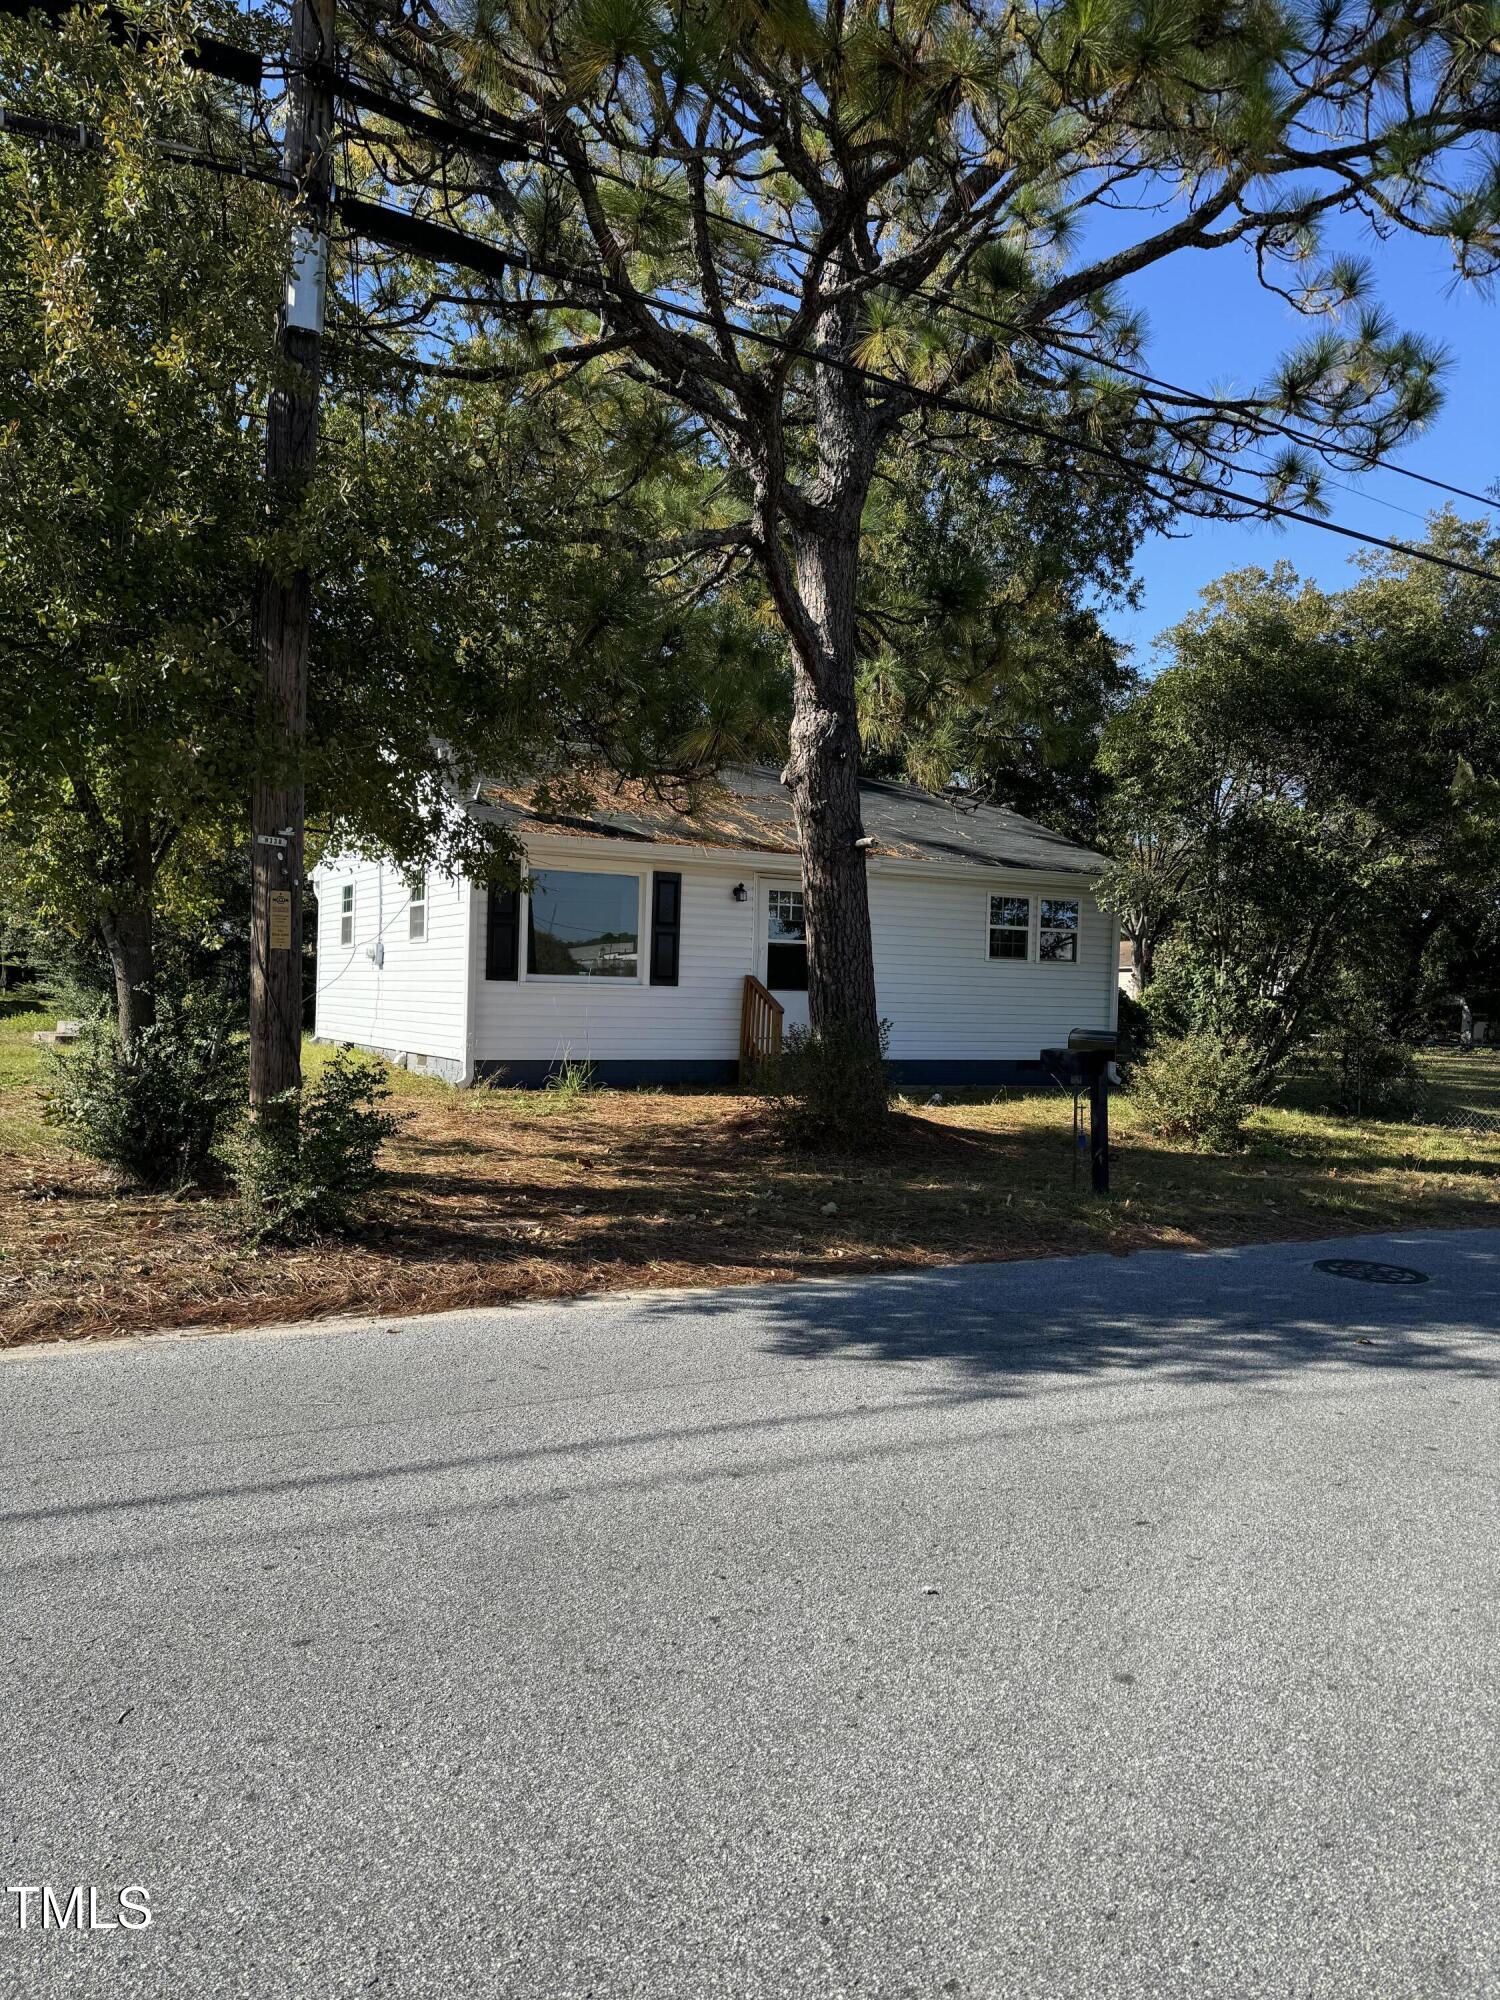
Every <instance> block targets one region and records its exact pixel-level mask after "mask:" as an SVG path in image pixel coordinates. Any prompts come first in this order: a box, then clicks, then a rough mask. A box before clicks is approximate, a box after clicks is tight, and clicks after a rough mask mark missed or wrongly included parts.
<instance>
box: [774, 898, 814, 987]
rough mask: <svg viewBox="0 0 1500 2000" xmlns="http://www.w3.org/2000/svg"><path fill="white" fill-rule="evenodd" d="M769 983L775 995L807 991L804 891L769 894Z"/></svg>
mask: <svg viewBox="0 0 1500 2000" xmlns="http://www.w3.org/2000/svg"><path fill="white" fill-rule="evenodd" d="M766 984H767V986H769V987H770V989H771V991H772V992H773V993H805V992H806V991H807V912H806V908H805V906H804V904H803V900H802V891H801V890H800V889H771V890H769V891H768V892H767V895H766Z"/></svg>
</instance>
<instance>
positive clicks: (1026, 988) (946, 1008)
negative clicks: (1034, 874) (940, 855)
mask: <svg viewBox="0 0 1500 2000" xmlns="http://www.w3.org/2000/svg"><path fill="white" fill-rule="evenodd" d="M974 872H975V875H976V876H978V877H979V880H978V881H974V880H967V881H966V880H962V879H957V880H955V879H951V878H945V879H931V878H929V879H926V880H918V879H917V878H915V877H903V876H899V875H894V874H886V873H884V872H883V871H881V870H878V869H872V871H871V875H870V917H871V924H872V928H873V930H874V935H875V993H876V1000H877V1004H878V1005H879V1008H880V1012H881V1015H882V1017H883V1018H884V1019H885V1020H887V1021H889V1022H890V1024H891V1042H890V1054H891V1058H892V1060H893V1061H897V1062H902V1061H904V1062H940V1061H945V1060H947V1061H954V1062H961V1061H970V1062H1017V1061H1019V1062H1034V1061H1035V1060H1036V1058H1037V1056H1038V1054H1039V1053H1040V1052H1041V1050H1043V1049H1044V1048H1056V1047H1058V1046H1060V1045H1061V1044H1063V1043H1065V1042H1066V1041H1067V1038H1068V1030H1069V1029H1070V1028H1102V1027H1106V1026H1108V1025H1109V1024H1110V1023H1111V1022H1112V1021H1113V1019H1114V1008H1115V1004H1116V995H1117V992H1118V987H1117V985H1116V965H1115V959H1116V954H1117V944H1116V939H1117V937H1118V932H1117V930H1116V927H1115V920H1114V918H1113V917H1111V916H1109V915H1108V914H1107V913H1106V912H1105V911H1103V910H1101V909H1100V908H1099V907H1098V905H1097V904H1096V903H1095V902H1094V901H1093V900H1092V898H1091V897H1089V896H1087V895H1084V894H1081V893H1080V892H1079V890H1077V889H1076V888H1072V889H1064V888H1063V887H1062V885H1061V884H1059V885H1057V886H1056V887H1055V888H1054V886H1053V885H1051V884H1048V883H1037V884H1035V885H1032V884H1030V883H1028V884H1027V886H1026V887H1025V888H1022V887H1021V886H1020V885H1018V884H1011V883H1002V884H995V883H993V882H985V880H984V878H983V876H982V875H980V871H979V870H977V869H976V870H975V871H974ZM992 895H993V896H1005V895H1017V896H1019V895H1029V896H1030V898H1031V902H1032V918H1031V921H1032V922H1033V924H1034V923H1035V922H1036V921H1037V915H1038V904H1039V899H1041V898H1043V897H1049V898H1053V899H1065V900H1067V901H1069V902H1071V903H1073V904H1075V905H1076V906H1077V910H1078V927H1077V932H1076V936H1077V939H1078V959H1077V963H1076V964H1043V963H1040V962H1038V960H1037V959H1036V958H1035V957H1030V958H1027V959H1003V958H1001V959H995V958H990V957H989V956H988V955H987V952H986V951H985V950H984V949H981V948H980V947H979V945H978V944H977V943H976V938H977V936H978V930H979V926H980V924H981V923H982V922H983V921H984V919H985V917H986V915H987V899H988V897H989V896H992Z"/></svg>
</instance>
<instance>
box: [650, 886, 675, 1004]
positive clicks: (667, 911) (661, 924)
mask: <svg viewBox="0 0 1500 2000" xmlns="http://www.w3.org/2000/svg"><path fill="white" fill-rule="evenodd" d="M681 940H682V877H681V876H680V875H676V874H672V875H668V874H664V873H662V872H661V871H660V870H658V871H657V872H656V873H655V874H653V875H652V877H651V984H652V985H653V986H675V985H676V984H677V961H678V950H679V946H680V944H681Z"/></svg>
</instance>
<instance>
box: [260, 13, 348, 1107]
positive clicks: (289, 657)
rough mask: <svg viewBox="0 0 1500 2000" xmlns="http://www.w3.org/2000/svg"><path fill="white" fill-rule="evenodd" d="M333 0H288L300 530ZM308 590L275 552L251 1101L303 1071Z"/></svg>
mask: <svg viewBox="0 0 1500 2000" xmlns="http://www.w3.org/2000/svg"><path fill="white" fill-rule="evenodd" d="M333 20H334V0H292V61H291V68H290V72H289V74H288V77H287V96H286V111H287V116H286V137H285V141H284V145H283V154H282V162H283V165H284V166H285V168H286V171H287V172H288V173H289V174H290V175H291V176H292V177H293V179H294V180H295V181H296V183H297V192H296V194H295V195H294V197H293V199H294V200H295V201H296V203H297V224H296V228H295V231H294V233H293V238H292V262H291V270H290V272H289V273H288V277H287V287H286V299H285V302H284V303H283V305H282V308H281V311H280V313H279V315H278V318H277V323H276V375H275V380H274V381H273V383H272V387H271V401H270V409H269V411H268V413H267V421H266V513H267V524H268V527H269V529H270V531H271V533H272V535H273V537H274V536H275V534H276V532H277V530H279V529H280V528H282V527H288V526H289V527H292V528H293V529H295V528H296V526H297V524H298V515H299V513H300V511H301V508H302V504H303V500H304V497H305V494H306V491H307V486H308V482H309V480H310V478H311V476H312V470H313V463H314V460H315V457H316V454H317V447H318V389H319V384H320V380H321V376H322V340H323V300H324V293H325V290H326V287H327V276H328V217H329V208H330V203H331V196H332V190H333V91H332V87H331V84H332V76H333ZM311 615H312V590H311V582H310V579H309V577H308V573H307V570H306V568H305V567H304V566H302V565H301V564H299V565H298V567H297V568H296V569H295V570H293V571H292V572H291V573H290V574H286V573H283V571H282V570H281V568H280V567H279V565H278V564H277V562H276V560H275V559H274V556H273V560H272V562H270V563H268V564H267V565H265V566H264V567H263V568H262V571H261V574H260V576H259V578H258V579H257V582H256V594H255V605H254V610H253V617H252V625H251V635H252V644H253V647H254V655H255V660H256V664H257V666H258V668H259V672H260V686H259V694H258V703H257V711H256V723H257V731H256V738H257V756H258V760H259V764H258V771H257V776H256V781H255V790H254V794H253V797H252V799H251V805H250V1109H251V1112H252V1114H253V1115H254V1116H256V1117H257V1118H264V1117H265V1115H266V1110H267V1107H268V1106H269V1105H270V1104H271V1103H272V1102H273V1101H274V1100H275V1099H276V1098H278V1097H280V1096H281V1095H282V1094H283V1092H285V1091H289V1090H295V1089H297V1088H298V1087H299V1086H300V1084H301V1082H302V862H303V854H302V842H303V819H304V811H303V805H304V788H303V781H302V751H303V743H304V739H305V737H306V734H307V660H308V642H309V638H310V632H311Z"/></svg>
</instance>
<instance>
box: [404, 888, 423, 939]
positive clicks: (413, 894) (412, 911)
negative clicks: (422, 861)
mask: <svg viewBox="0 0 1500 2000" xmlns="http://www.w3.org/2000/svg"><path fill="white" fill-rule="evenodd" d="M406 886H407V890H408V892H409V894H408V900H407V905H406V935H407V936H408V937H409V938H424V937H426V935H427V878H426V876H425V875H413V876H412V877H411V879H410V880H409V881H408V883H407V885H406Z"/></svg>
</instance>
